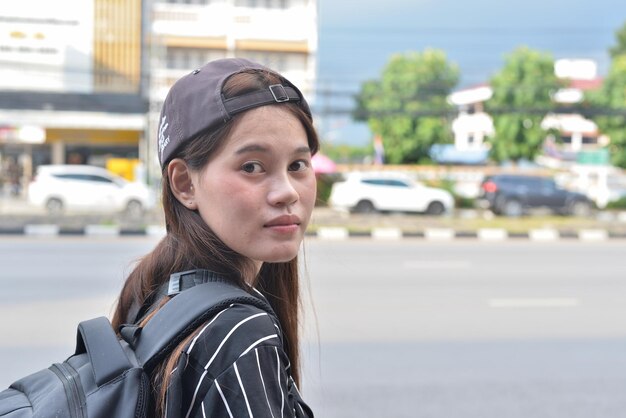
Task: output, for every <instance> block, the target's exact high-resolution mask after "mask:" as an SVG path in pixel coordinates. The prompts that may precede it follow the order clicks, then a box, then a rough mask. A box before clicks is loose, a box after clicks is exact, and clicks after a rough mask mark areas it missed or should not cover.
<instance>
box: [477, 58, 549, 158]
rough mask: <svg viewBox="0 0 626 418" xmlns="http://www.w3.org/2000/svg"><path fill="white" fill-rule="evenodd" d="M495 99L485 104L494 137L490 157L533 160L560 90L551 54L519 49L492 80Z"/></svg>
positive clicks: (543, 137) (542, 139)
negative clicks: (546, 118)
mask: <svg viewBox="0 0 626 418" xmlns="http://www.w3.org/2000/svg"><path fill="white" fill-rule="evenodd" d="M491 87H492V89H493V96H492V98H491V99H489V100H488V101H487V103H486V109H487V111H488V112H489V113H490V114H491V115H492V117H493V124H494V130H495V134H494V136H493V137H492V138H490V140H489V142H491V152H490V157H491V158H492V159H493V160H495V161H497V162H502V161H508V160H512V161H519V160H521V159H529V160H532V159H533V158H534V157H535V156H536V155H537V154H538V153H539V151H540V150H541V148H542V145H543V141H544V139H545V137H546V134H547V132H546V131H545V130H543V129H542V128H541V121H542V119H543V118H544V116H545V115H546V113H547V112H549V111H550V110H551V109H552V106H553V102H552V95H553V94H554V93H555V92H556V91H557V90H558V88H559V87H560V83H559V80H558V79H557V77H556V75H555V74H554V59H553V58H552V56H551V55H550V54H547V53H543V52H539V51H535V50H532V49H530V48H527V47H520V48H517V49H516V50H514V51H513V52H512V53H511V54H509V55H508V56H507V57H506V59H505V63H504V67H503V68H502V70H500V71H499V72H498V73H496V75H495V76H494V77H493V78H492V79H491Z"/></svg>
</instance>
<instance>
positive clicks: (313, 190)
mask: <svg viewBox="0 0 626 418" xmlns="http://www.w3.org/2000/svg"><path fill="white" fill-rule="evenodd" d="M316 197H317V180H316V179H315V176H310V177H309V178H307V179H306V180H305V181H304V182H303V183H302V190H301V191H300V199H302V202H303V203H304V204H305V205H306V206H307V207H310V208H311V209H312V208H313V206H314V205H315V198H316Z"/></svg>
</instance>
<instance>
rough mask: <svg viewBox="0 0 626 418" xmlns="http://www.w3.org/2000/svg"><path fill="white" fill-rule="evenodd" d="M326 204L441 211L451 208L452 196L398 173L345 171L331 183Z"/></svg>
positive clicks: (357, 209)
mask: <svg viewBox="0 0 626 418" xmlns="http://www.w3.org/2000/svg"><path fill="white" fill-rule="evenodd" d="M329 204H330V206H331V207H332V208H334V209H340V210H350V211H352V212H360V213H367V212H375V211H383V212H386V211H390V212H421V213H426V214H429V215H442V214H444V213H446V212H450V211H452V209H453V208H454V198H453V197H452V195H451V194H450V193H449V192H448V191H446V190H444V189H438V188H433V187H426V186H424V185H422V184H420V183H418V182H415V181H413V180H412V179H411V178H410V177H409V176H407V175H404V174H401V173H390V172H389V173H387V172H382V173H366V172H355V173H348V174H347V175H346V176H345V181H342V182H338V183H335V184H333V187H332V190H331V193H330V198H329Z"/></svg>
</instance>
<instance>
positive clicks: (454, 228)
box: [0, 196, 626, 241]
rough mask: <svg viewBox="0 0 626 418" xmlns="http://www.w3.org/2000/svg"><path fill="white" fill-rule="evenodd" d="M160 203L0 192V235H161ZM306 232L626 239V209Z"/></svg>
mask: <svg viewBox="0 0 626 418" xmlns="http://www.w3.org/2000/svg"><path fill="white" fill-rule="evenodd" d="M164 233H165V228H164V221H163V214H162V212H161V209H160V208H159V207H157V208H155V209H154V210H152V211H149V212H147V213H146V214H145V215H144V216H143V217H142V218H141V219H129V218H128V217H126V216H125V215H124V214H121V213H116V214H68V215H65V216H60V217H51V216H49V215H48V214H47V213H46V212H45V210H44V209H41V208H36V207H33V206H31V205H29V204H28V203H27V202H26V201H25V200H24V199H20V198H14V197H6V196H4V197H0V235H106V236H112V235H162V234H164ZM307 235H308V236H310V237H317V238H320V239H329V240H336V239H348V238H372V239H403V238H422V239H429V240H449V239H468V238H474V239H480V240H491V241H495V240H506V239H520V238H521V239H531V240H537V241H553V240H560V239H568V240H570V239H579V240H587V241H591V240H593V241H604V240H607V239H626V212H598V214H597V215H596V216H595V217H592V218H572V217H564V216H528V217H522V218H505V217H494V216H493V215H492V214H491V213H490V212H485V211H482V210H457V211H455V214H454V216H442V217H429V216H424V215H417V214H400V213H398V214H395V213H393V214H367V215H365V214H350V213H344V212H338V211H335V210H332V209H329V208H325V207H317V208H315V210H314V212H313V216H312V218H311V222H310V224H309V229H308V231H307Z"/></svg>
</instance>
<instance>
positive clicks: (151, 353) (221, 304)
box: [135, 281, 274, 371]
mask: <svg viewBox="0 0 626 418" xmlns="http://www.w3.org/2000/svg"><path fill="white" fill-rule="evenodd" d="M233 303H242V304H247V305H253V306H256V307H258V308H260V309H263V310H264V311H266V312H268V313H270V314H272V315H274V312H273V310H272V308H271V307H270V305H269V304H268V303H267V302H266V301H264V300H262V299H260V298H258V297H255V296H252V295H251V294H249V293H247V292H246V291H245V290H243V289H241V288H240V287H237V286H235V285H233V284H230V283H227V282H224V281H211V282H207V283H203V284H199V285H197V286H193V287H192V288H189V289H187V290H184V291H182V292H180V293H179V294H177V295H176V296H175V297H173V298H172V299H171V300H170V301H169V302H167V303H166V304H165V305H163V307H161V309H159V311H158V312H157V313H156V314H155V315H154V316H153V317H152V318H151V319H150V320H149V321H148V323H147V324H146V325H145V327H144V328H143V329H142V330H141V332H140V334H139V335H138V338H137V342H136V344H135V355H136V356H137V360H138V361H139V363H140V364H143V367H144V369H146V370H148V371H151V370H152V369H153V368H154V366H156V365H157V364H158V363H159V362H161V361H162V360H163V359H164V358H165V357H166V356H167V355H168V354H169V353H170V352H171V351H172V350H173V349H174V348H175V347H176V346H177V345H178V344H180V342H181V341H182V340H184V339H185V338H186V337H187V336H189V335H190V334H191V333H192V332H193V331H194V330H195V329H196V328H198V327H199V326H200V325H202V324H203V323H204V322H206V321H207V320H208V319H210V318H211V317H213V316H215V315H216V314H217V313H218V312H219V311H221V310H223V309H226V308H227V307H228V306H230V305H231V304H233Z"/></svg>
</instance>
